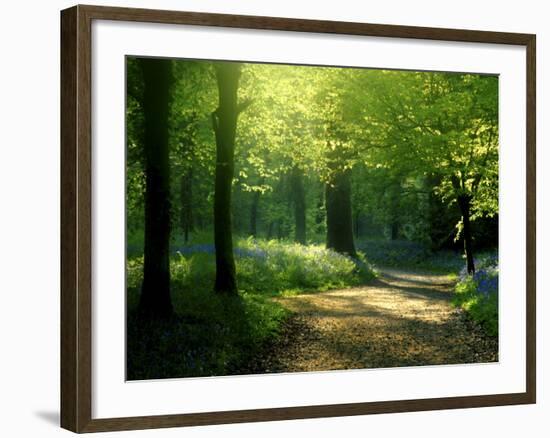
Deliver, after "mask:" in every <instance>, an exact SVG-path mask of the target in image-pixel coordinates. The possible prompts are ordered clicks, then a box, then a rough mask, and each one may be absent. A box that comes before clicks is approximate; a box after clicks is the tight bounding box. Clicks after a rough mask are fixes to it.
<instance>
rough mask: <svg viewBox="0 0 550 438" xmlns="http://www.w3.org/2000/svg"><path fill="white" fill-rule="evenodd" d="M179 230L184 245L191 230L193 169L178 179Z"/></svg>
mask: <svg viewBox="0 0 550 438" xmlns="http://www.w3.org/2000/svg"><path fill="white" fill-rule="evenodd" d="M180 196H181V200H180V202H181V228H182V231H183V236H184V240H185V243H187V242H189V233H190V232H191V231H192V229H193V169H192V168H191V169H189V170H187V171H186V172H185V173H184V174H183V175H182V176H181V178H180Z"/></svg>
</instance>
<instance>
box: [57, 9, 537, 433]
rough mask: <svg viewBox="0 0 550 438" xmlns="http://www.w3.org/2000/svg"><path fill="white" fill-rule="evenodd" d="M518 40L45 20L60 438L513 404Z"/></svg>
mask: <svg viewBox="0 0 550 438" xmlns="http://www.w3.org/2000/svg"><path fill="white" fill-rule="evenodd" d="M535 207H536V206H535V35H530V34H517V33H502V32H487V31H474V30H456V29H438V28H421V27H409V26H397V25H381V24H364V23H349V22H332V21H314V20H301V19H289V18H274V17H256V16H235V15H222V14H205V13H195V12H175V11H161V10H144V9H126V8H111V7H99V6H75V7H72V8H70V9H66V10H64V11H62V12H61V209H62V211H61V425H62V427H64V428H66V429H69V430H71V431H74V432H96V431H112V430H127V429H145V428H161V427H176V426H191V425H207V424H221V423H236V422H252V421H272V420H286V419H298V418H316V417H328V416H348V415H364V414H374V413H395V412H406V411H421V410H436V409H455V408H470V407H482V406H498V405H513V404H528V403H535V401H536V395H535V393H536V369H535V363H536V355H535V354H536V353H535V327H536V324H535V308H536V307H535V299H536V293H535V216H536V214H535Z"/></svg>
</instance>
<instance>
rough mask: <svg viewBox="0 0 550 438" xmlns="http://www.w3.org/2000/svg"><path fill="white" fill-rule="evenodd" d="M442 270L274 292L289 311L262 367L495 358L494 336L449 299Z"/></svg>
mask: <svg viewBox="0 0 550 438" xmlns="http://www.w3.org/2000/svg"><path fill="white" fill-rule="evenodd" d="M451 298H452V283H451V281H450V280H449V279H448V277H446V276H444V275H436V274H431V273H422V272H416V271H404V270H398V269H383V270H381V272H380V276H379V278H378V279H376V280H375V281H373V282H372V283H370V284H368V285H366V286H363V287H357V288H351V289H342V290H334V291H328V292H320V293H311V294H301V295H296V296H289V297H279V298H276V300H277V301H279V302H280V303H281V304H283V305H284V306H286V307H287V308H289V309H290V310H292V311H293V312H294V313H295V315H294V317H292V318H291V320H290V321H289V323H288V326H287V328H286V333H285V334H284V336H283V337H282V340H281V341H280V343H279V345H276V346H274V348H273V351H272V352H271V354H270V355H269V356H270V357H269V358H268V359H266V361H265V362H264V363H263V367H264V368H265V370H263V371H264V372H282V371H287V372H288V371H320V370H339V369H357V368H380V367H397V366H414V365H436V364H458V363H479V362H493V361H496V360H498V357H497V350H498V348H497V342H496V340H495V339H492V338H488V337H487V336H485V334H484V332H483V331H482V330H481V329H480V328H479V327H478V326H476V325H474V324H473V323H471V322H470V321H469V320H467V318H465V316H464V315H462V314H461V312H460V311H458V310H456V309H455V308H454V307H453V306H452V305H451V302H450V301H451Z"/></svg>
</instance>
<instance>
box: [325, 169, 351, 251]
mask: <svg viewBox="0 0 550 438" xmlns="http://www.w3.org/2000/svg"><path fill="white" fill-rule="evenodd" d="M325 200H326V209H327V248H330V249H333V250H335V251H337V252H339V253H343V254H347V255H349V256H352V257H355V256H356V255H357V254H356V252H355V244H354V242H353V226H352V219H351V218H352V214H351V182H350V171H349V170H345V171H339V172H337V173H336V174H335V175H334V177H333V178H332V182H331V183H330V184H327V185H326V188H325Z"/></svg>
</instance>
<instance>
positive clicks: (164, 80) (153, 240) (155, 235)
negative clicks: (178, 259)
mask: <svg viewBox="0 0 550 438" xmlns="http://www.w3.org/2000/svg"><path fill="white" fill-rule="evenodd" d="M140 65H141V69H142V72H143V81H144V94H143V113H144V157H145V165H144V168H145V169H144V170H145V245H144V261H143V284H142V288H141V297H140V302H139V311H140V313H141V314H142V315H144V316H147V317H155V318H163V317H167V316H169V315H170V314H171V313H172V302H171V299H170V260H169V244H170V175H169V158H168V152H169V151H168V117H169V104H170V86H171V83H172V63H171V62H170V61H168V60H164V59H145V58H144V59H140Z"/></svg>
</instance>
